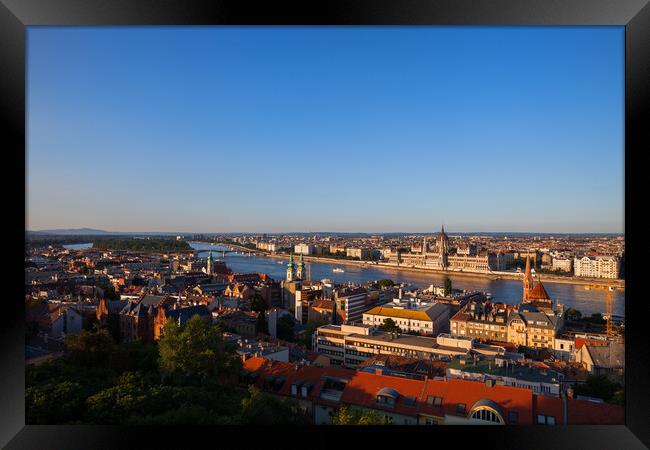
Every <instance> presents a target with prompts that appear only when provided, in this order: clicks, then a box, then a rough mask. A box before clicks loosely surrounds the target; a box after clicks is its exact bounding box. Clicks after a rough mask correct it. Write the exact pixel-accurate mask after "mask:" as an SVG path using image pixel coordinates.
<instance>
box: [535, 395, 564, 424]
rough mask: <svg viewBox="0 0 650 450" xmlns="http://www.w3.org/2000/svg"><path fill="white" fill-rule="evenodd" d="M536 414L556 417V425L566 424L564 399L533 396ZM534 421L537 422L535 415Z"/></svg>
mask: <svg viewBox="0 0 650 450" xmlns="http://www.w3.org/2000/svg"><path fill="white" fill-rule="evenodd" d="M533 402H534V408H535V414H536V415H537V414H543V415H545V416H553V417H555V424H556V425H564V407H563V405H562V399H560V398H555V397H545V396H543V395H535V396H534V397H533ZM533 420H534V422H533V423H537V416H535V417H533Z"/></svg>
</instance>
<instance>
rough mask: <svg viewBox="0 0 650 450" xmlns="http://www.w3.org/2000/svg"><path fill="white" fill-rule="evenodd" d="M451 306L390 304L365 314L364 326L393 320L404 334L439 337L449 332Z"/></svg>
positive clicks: (437, 304)
mask: <svg viewBox="0 0 650 450" xmlns="http://www.w3.org/2000/svg"><path fill="white" fill-rule="evenodd" d="M449 313H450V307H449V305H446V304H443V303H433V304H430V303H424V304H420V305H417V304H416V305H415V306H414V307H412V308H409V307H406V308H405V307H403V306H398V305H397V304H395V303H389V304H385V305H382V306H377V307H375V308H373V309H371V310H369V311H367V312H365V313H363V324H364V325H373V326H379V325H381V324H383V323H384V321H385V320H386V319H392V320H393V321H394V322H395V323H396V324H397V326H399V327H400V329H401V330H402V331H403V332H418V333H421V334H426V335H433V336H435V335H437V334H439V333H441V332H446V331H449V329H448V323H449Z"/></svg>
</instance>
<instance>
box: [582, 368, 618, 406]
mask: <svg viewBox="0 0 650 450" xmlns="http://www.w3.org/2000/svg"><path fill="white" fill-rule="evenodd" d="M622 389H623V387H622V386H621V385H620V384H619V383H616V382H614V381H612V380H610V379H609V377H607V375H589V377H588V378H587V381H586V382H585V383H583V384H579V385H577V386H576V388H575V393H576V395H585V396H588V397H596V398H602V399H603V400H605V401H606V402H610V401H612V400H614V401H615V402H617V401H621V400H622V399H623V398H624V395H623V394H622Z"/></svg>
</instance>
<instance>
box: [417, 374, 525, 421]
mask: <svg viewBox="0 0 650 450" xmlns="http://www.w3.org/2000/svg"><path fill="white" fill-rule="evenodd" d="M444 383H445V382H444V381H436V380H431V381H429V382H428V383H427V384H432V385H433V386H434V387H433V388H431V389H430V391H429V392H435V391H436V390H437V391H438V392H440V393H441V394H443V395H444V396H442V395H438V396H442V406H443V408H444V411H445V413H447V414H456V406H457V405H458V404H459V403H461V404H465V408H466V411H467V413H469V411H470V409H471V408H472V406H473V405H474V404H475V403H476V402H478V401H479V400H481V399H490V400H492V401H494V402H495V403H497V404H498V405H499V406H501V408H502V409H503V413H504V414H505V417H504V418H505V420H506V421H507V420H508V412H509V411H510V410H512V411H517V413H518V416H519V418H518V423H519V424H520V425H525V424H531V423H532V407H533V402H532V399H533V393H532V391H531V390H530V389H523V388H516V387H511V386H499V385H496V386H492V387H489V386H487V385H486V384H485V383H482V382H479V381H469V380H461V379H458V378H452V379H449V380H448V381H447V382H446V384H447V386H446V389H443V388H442V387H441V386H440V384H444ZM428 395H436V394H428ZM425 400H426V399H425Z"/></svg>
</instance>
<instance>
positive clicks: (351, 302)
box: [334, 288, 368, 323]
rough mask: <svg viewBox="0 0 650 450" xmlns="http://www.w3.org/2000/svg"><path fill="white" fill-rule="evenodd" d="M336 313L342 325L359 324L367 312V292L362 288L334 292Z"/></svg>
mask: <svg viewBox="0 0 650 450" xmlns="http://www.w3.org/2000/svg"><path fill="white" fill-rule="evenodd" d="M334 296H335V297H334V298H335V301H336V312H337V315H338V319H340V320H341V322H342V323H360V322H362V320H363V313H364V311H366V310H368V306H367V303H368V301H367V300H368V290H367V289H364V288H355V289H343V290H337V291H335V292H334Z"/></svg>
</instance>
